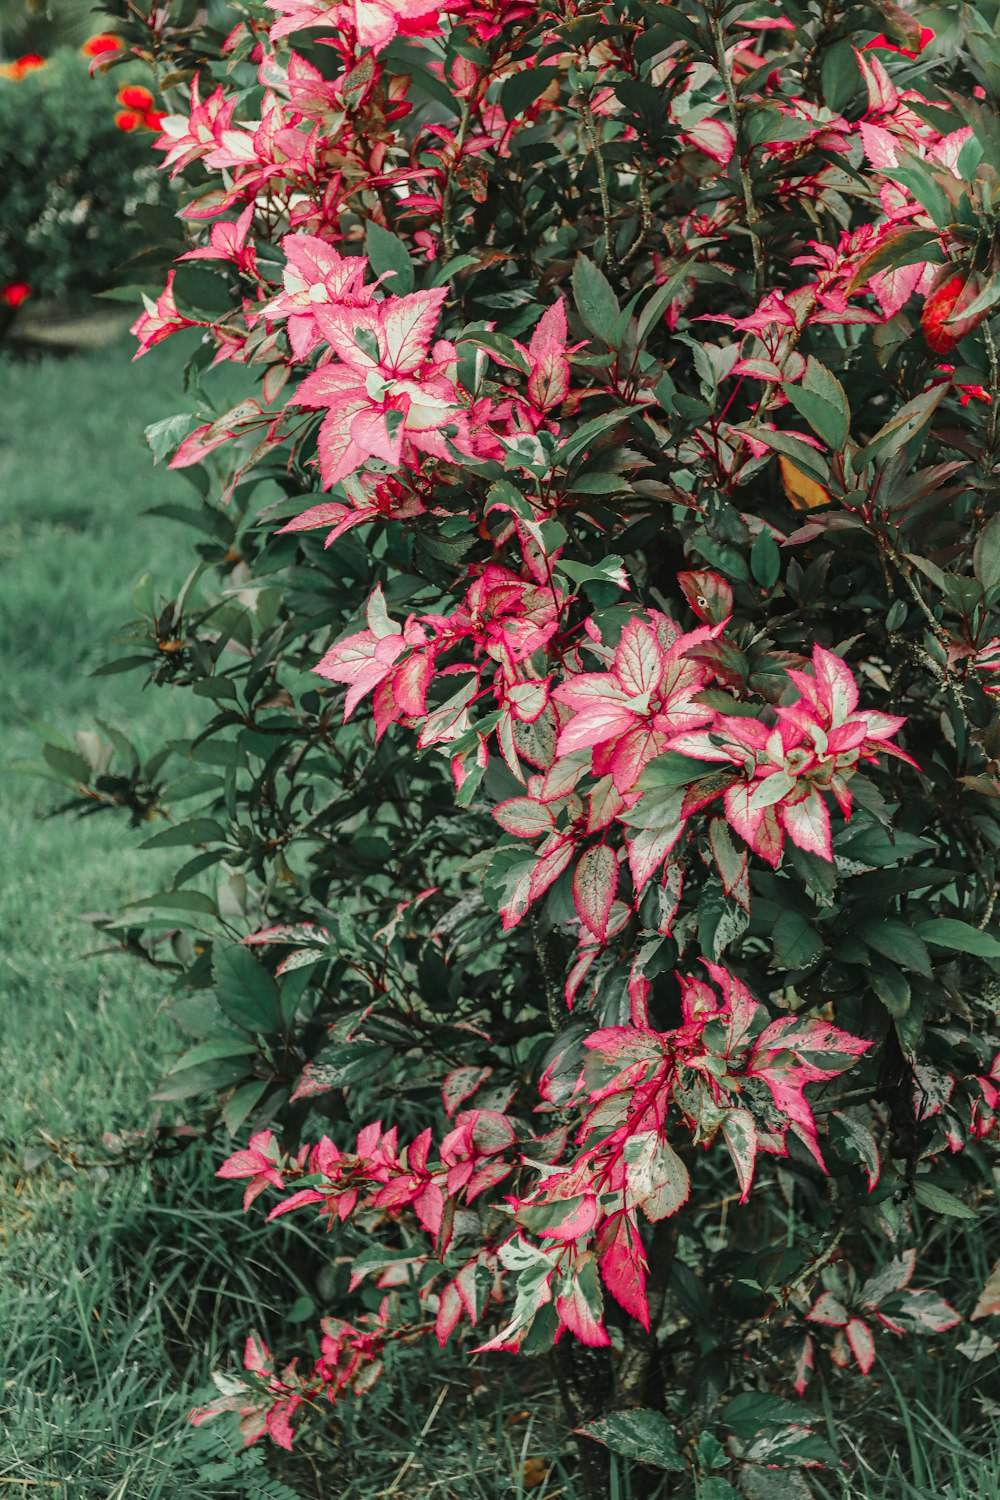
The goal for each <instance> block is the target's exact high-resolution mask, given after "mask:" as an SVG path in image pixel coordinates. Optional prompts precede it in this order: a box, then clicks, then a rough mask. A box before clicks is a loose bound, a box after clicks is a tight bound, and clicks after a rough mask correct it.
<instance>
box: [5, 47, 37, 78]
mask: <svg viewBox="0 0 1000 1500" xmlns="http://www.w3.org/2000/svg"><path fill="white" fill-rule="evenodd" d="M44 67H45V58H44V57H42V56H41V55H40V54H39V53H38V52H26V53H25V54H24V56H23V57H17V58H15V59H14V61H13V62H12V63H7V65H6V66H5V67H3V68H0V74H2V75H3V76H4V78H12V79H13V80H14V82H15V83H20V81H21V79H22V78H24V77H25V75H26V74H28V73H32V72H34V70H35V69H36V68H44Z"/></svg>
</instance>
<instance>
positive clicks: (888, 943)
mask: <svg viewBox="0 0 1000 1500" xmlns="http://www.w3.org/2000/svg"><path fill="white" fill-rule="evenodd" d="M852 931H853V933H854V935H855V936H856V937H859V938H860V939H861V941H862V942H863V943H867V944H868V947H869V948H874V950H875V952H876V953H881V954H882V957H883V958H889V959H891V960H892V962H893V963H896V964H899V965H901V967H902V968H904V969H912V970H913V972H914V974H922V975H923V976H924V978H925V979H930V977H931V975H932V974H933V972H934V971H933V969H932V968H931V959H930V954H929V953H928V952H927V945H926V944H925V943H924V941H923V939H922V938H920V937H918V935H917V934H916V933H915V932H914V930H913V928H912V927H908V926H907V925H906V923H905V922H900V921H897V920H896V919H895V918H893V917H887V918H885V919H884V920H883V921H880V922H861V923H859V924H858V926H857V927H855V928H853V929H852Z"/></svg>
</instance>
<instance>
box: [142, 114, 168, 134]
mask: <svg viewBox="0 0 1000 1500" xmlns="http://www.w3.org/2000/svg"><path fill="white" fill-rule="evenodd" d="M163 118H164V111H163V110H162V109H147V110H146V111H145V112H144V113H143V116H142V123H143V125H145V127H146V129H147V130H155V131H156V133H157V134H159V133H160V131H161V130H162V129H163Z"/></svg>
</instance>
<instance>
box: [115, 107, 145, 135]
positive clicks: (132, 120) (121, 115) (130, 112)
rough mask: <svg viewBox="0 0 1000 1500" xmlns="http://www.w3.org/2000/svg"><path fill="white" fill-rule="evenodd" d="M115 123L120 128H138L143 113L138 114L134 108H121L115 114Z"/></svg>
mask: <svg viewBox="0 0 1000 1500" xmlns="http://www.w3.org/2000/svg"><path fill="white" fill-rule="evenodd" d="M115 124H116V125H117V126H118V129H119V130H138V128H139V126H140V125H141V124H142V115H140V114H136V112H135V110H134V109H120V110H119V111H118V113H117V114H116V115H115Z"/></svg>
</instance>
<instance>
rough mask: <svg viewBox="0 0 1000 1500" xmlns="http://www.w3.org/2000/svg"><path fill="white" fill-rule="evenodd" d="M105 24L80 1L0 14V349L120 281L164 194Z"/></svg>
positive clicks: (133, 92)
mask: <svg viewBox="0 0 1000 1500" xmlns="http://www.w3.org/2000/svg"><path fill="white" fill-rule="evenodd" d="M120 52H121V44H120V42H119V41H118V40H117V38H116V37H115V35H114V30H113V23H111V22H110V21H109V20H108V19H107V18H106V17H102V16H101V14H100V13H99V12H95V11H94V10H93V9H91V8H90V7H89V6H88V5H87V4H85V3H81V0H59V3H56V0H54V3H52V4H51V5H49V6H47V7H46V6H43V5H40V4H34V3H28V0H12V3H8V4H6V5H2V6H0V183H2V184H3V191H2V193H0V340H3V339H4V336H5V334H9V333H10V332H12V331H13V329H14V326H15V324H22V325H23V323H24V322H25V321H26V320H34V319H37V318H38V317H39V316H42V317H44V316H45V315H46V314H48V315H49V316H54V315H59V314H63V315H65V314H66V313H67V312H79V310H80V309H81V308H85V307H87V306H88V305H89V304H90V299H92V298H93V297H94V296H95V295H96V294H99V293H102V292H106V291H107V290H108V289H109V288H111V287H113V286H114V285H115V283H116V282H120V281H121V280H122V268H123V267H124V266H125V264H126V263H127V262H128V261H129V259H130V258H131V257H132V256H133V255H134V254H135V253H136V251H137V250H138V249H140V248H141V240H137V238H136V231H137V228H139V227H140V226H141V221H142V212H141V210H142V209H143V208H151V207H153V206H155V205H156V204H158V203H160V202H162V201H163V200H164V199H165V197H166V195H167V194H168V192H169V188H168V187H167V185H166V184H165V182H164V180H163V178H162V177H161V176H160V174H158V172H157V166H156V163H157V158H156V156H155V154H154V152H153V151H152V149H151V146H152V142H153V141H154V140H155V139H156V135H157V134H158V132H159V120H160V114H159V112H158V111H157V110H156V108H155V107H154V100H153V96H152V94H151V93H150V91H149V89H148V88H147V87H146V86H145V83H144V81H143V79H144V70H143V69H142V68H141V66H138V65H132V66H130V65H128V64H126V65H124V66H116V67H112V68H110V69H109V68H108V64H109V63H111V62H112V61H113V60H114V58H115V57H116V56H119V55H120Z"/></svg>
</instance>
